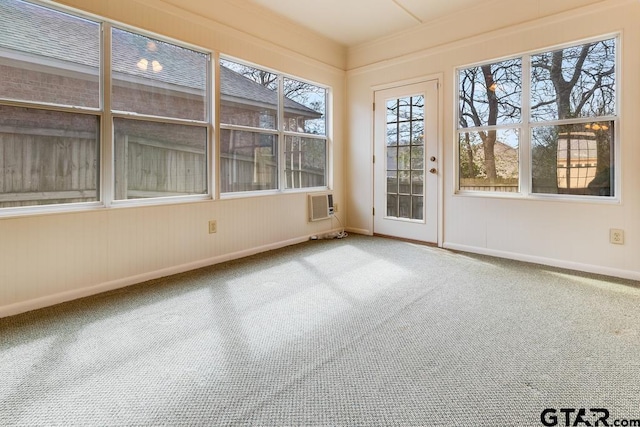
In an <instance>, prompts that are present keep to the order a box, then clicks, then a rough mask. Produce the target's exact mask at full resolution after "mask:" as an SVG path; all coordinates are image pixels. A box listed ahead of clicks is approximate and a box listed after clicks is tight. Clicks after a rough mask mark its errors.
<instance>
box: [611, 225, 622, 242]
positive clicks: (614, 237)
mask: <svg viewBox="0 0 640 427" xmlns="http://www.w3.org/2000/svg"><path fill="white" fill-rule="evenodd" d="M609 242H611V243H613V244H614V245H624V231H623V230H620V229H619V228H612V229H610V230H609Z"/></svg>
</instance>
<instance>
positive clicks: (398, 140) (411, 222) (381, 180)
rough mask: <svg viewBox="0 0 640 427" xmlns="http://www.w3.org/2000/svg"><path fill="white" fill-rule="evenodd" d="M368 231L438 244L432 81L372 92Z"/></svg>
mask: <svg viewBox="0 0 640 427" xmlns="http://www.w3.org/2000/svg"><path fill="white" fill-rule="evenodd" d="M374 144H375V159H374V160H375V165H374V187H375V188H374V220H373V228H374V233H376V234H383V235H387V236H394V237H400V238H404V239H412V240H419V241H423V242H430V243H436V244H437V243H438V176H439V171H438V169H437V165H438V155H439V153H438V82H437V81H436V80H432V81H426V82H422V83H416V84H411V85H406V86H399V87H394V88H391V89H384V90H379V91H376V92H375V125H374Z"/></svg>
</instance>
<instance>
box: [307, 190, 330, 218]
mask: <svg viewBox="0 0 640 427" xmlns="http://www.w3.org/2000/svg"><path fill="white" fill-rule="evenodd" d="M331 215H333V194H331V193H324V194H309V221H320V220H323V219H328V218H330V216H331Z"/></svg>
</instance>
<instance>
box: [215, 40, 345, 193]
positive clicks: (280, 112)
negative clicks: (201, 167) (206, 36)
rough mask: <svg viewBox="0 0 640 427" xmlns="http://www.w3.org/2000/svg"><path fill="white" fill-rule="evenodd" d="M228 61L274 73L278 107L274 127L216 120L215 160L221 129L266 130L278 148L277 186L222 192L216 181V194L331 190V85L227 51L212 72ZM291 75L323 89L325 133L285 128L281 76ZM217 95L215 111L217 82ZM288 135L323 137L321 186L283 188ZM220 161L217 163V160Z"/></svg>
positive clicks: (218, 153)
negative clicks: (242, 57) (222, 62)
mask: <svg viewBox="0 0 640 427" xmlns="http://www.w3.org/2000/svg"><path fill="white" fill-rule="evenodd" d="M221 60H223V61H229V62H234V63H236V64H240V65H244V66H247V67H252V68H256V69H259V70H262V71H266V72H269V73H272V74H276V75H277V77H278V107H277V108H278V109H277V126H276V128H275V129H268V128H267V129H264V128H258V127H253V126H244V125H233V124H225V123H222V121H221V120H218V130H219V131H218V132H217V133H216V147H217V150H216V152H217V158H218V161H219V159H220V146H221V143H220V139H219V138H220V134H221V131H222V130H237V131H248V132H255V133H265V134H271V135H276V139H277V151H278V166H277V179H278V186H277V188H274V189H268V190H250V191H235V192H233V191H231V192H225V193H222V192H221V191H220V188H221V185H220V182H219V183H218V185H217V190H218V191H220V193H219V197H220V199H234V198H244V197H255V196H266V195H276V194H285V193H287V194H288V193H311V192H321V191H327V190H331V188H332V186H333V183H332V178H331V177H332V176H333V174H332V173H331V165H332V161H331V157H330V154H331V151H332V150H331V149H330V145H331V140H332V138H331V129H332V127H331V110H330V105H331V102H330V100H331V88H330V87H329V86H327V85H323V84H320V83H316V82H312V81H310V80H308V79H303V78H301V77H297V76H293V75H290V74H287V73H283V72H280V71H277V70H274V69H272V68H269V67H265V66H263V65H259V64H255V63H252V62H249V61H246V60H243V59H240V58H237V57H234V56H231V55H226V54H222V53H221V54H219V55H218V57H217V59H216V62H215V72H216V74H217V75H220V67H222V66H223V65H221V63H220V61H221ZM285 78H287V79H291V80H296V81H299V82H302V83H308V84H310V85H313V86H317V87H319V88H322V89H324V90H325V134H324V135H317V134H311V133H304V132H294V131H286V130H284V98H285V97H284V79H285ZM215 90H216V99H217V100H218V102H216V107H217V109H218V111H220V110H221V106H220V102H219V101H220V99H221V95H220V85H219V84H218V85H216V89H215ZM217 116H218V118H219V114H217ZM287 136H292V137H301V138H310V139H320V140H324V141H325V185H323V186H316V187H302V188H286V169H285V150H284V148H285V138H286V137H287ZM218 165H219V163H218ZM216 180H218V181H221V180H222V177H221V176H220V167H218V170H217V172H216Z"/></svg>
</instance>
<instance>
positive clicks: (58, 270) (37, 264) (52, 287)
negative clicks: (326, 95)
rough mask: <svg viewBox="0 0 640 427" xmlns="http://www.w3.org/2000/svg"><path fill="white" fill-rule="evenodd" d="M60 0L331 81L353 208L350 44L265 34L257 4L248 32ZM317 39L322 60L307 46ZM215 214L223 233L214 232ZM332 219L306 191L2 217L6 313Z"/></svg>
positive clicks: (199, 261) (155, 4)
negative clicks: (310, 203)
mask: <svg viewBox="0 0 640 427" xmlns="http://www.w3.org/2000/svg"><path fill="white" fill-rule="evenodd" d="M60 3H64V4H66V5H68V6H71V7H75V8H77V9H81V10H84V11H87V12H90V13H94V14H97V15H100V16H103V17H106V18H109V19H112V20H115V21H118V22H123V23H126V24H128V25H133V26H136V27H138V28H142V29H144V30H147V31H152V32H155V33H158V34H162V35H165V36H168V37H172V38H175V39H177V40H181V41H184V42H187V43H191V44H195V45H198V46H201V47H204V48H206V49H210V50H214V51H218V52H221V53H225V54H229V55H233V56H236V57H240V58H242V59H245V60H248V61H252V62H254V63H257V64H260V65H263V66H267V67H271V68H274V69H276V70H278V71H282V72H285V73H290V74H293V75H295V76H299V77H302V78H305V79H308V80H311V81H315V82H317V83H320V84H324V85H328V86H331V87H332V89H333V103H332V106H331V107H332V108H333V113H334V121H333V150H332V151H333V191H334V197H335V201H336V202H337V203H338V204H339V206H340V210H341V211H344V210H346V209H345V207H346V199H345V191H344V181H345V177H344V173H343V171H344V157H343V151H344V149H343V134H344V117H345V115H346V114H345V110H344V104H345V98H344V94H345V87H344V84H345V80H344V71H343V70H342V67H343V66H344V58H345V50H344V48H343V47H341V46H339V45H337V44H335V43H333V42H330V41H328V40H322V39H319V38H318V36H317V35H315V34H311V33H309V34H304V33H303V32H302V31H301V30H300V29H299V28H295V31H292V32H291V33H290V34H289V37H288V38H289V39H291V40H294V39H295V42H292V44H293V47H294V49H295V51H294V50H291V49H287V48H286V39H287V37H286V33H287V31H286V29H284V28H282V27H281V28H279V29H278V31H274V32H271V33H265V34H264V37H262V36H261V33H260V31H262V29H261V27H260V26H258V25H257V24H256V22H257V21H259V20H260V16H259V15H257V14H254V15H251V14H247V15H245V18H246V19H245V20H244V21H242V22H243V23H245V25H246V26H247V28H249V29H250V31H249V29H247V28H245V29H244V30H247V31H249V33H247V32H245V31H243V28H232V27H230V26H227V25H224V24H221V23H219V22H214V21H212V20H211V19H208V18H206V17H203V16H196V15H193V14H190V13H188V12H185V11H182V10H180V9H177V8H175V7H173V6H170V5H168V4H166V3H163V2H160V1H155V0H139V1H137V0H136V1H134V0H109V1H93V0H65V1H62V2H60ZM221 10H222V11H223V12H224V13H229V14H232V12H234V11H233V8H232V7H230V6H228V5H227V6H226V7H225V8H221ZM236 12H237V11H236ZM224 13H222V12H221V14H220V15H219V19H220V20H224V19H225V15H224ZM245 13H248V12H246V11H245ZM227 17H228V16H227ZM263 18H264V17H263ZM264 31H267V28H264ZM265 39H266V40H270V41H265ZM313 49H318V51H319V52H321V55H320V56H319V57H320V58H321V59H322V60H318V59H311V58H310V56H309V55H305V54H304V51H307V52H313ZM296 51H298V52H296ZM299 52H302V54H301V53H299ZM343 215H344V214H343ZM210 219H215V220H217V222H218V232H217V233H216V234H208V221H209V220H210ZM331 226H332V224H331V222H330V221H320V222H317V223H308V222H307V199H306V193H296V194H290V193H289V194H280V195H270V196H259V197H251V198H240V199H230V200H213V201H203V202H196V203H186V204H180V205H161V206H148V207H128V208H124V207H123V208H110V209H98V210H93V211H84V212H74V213H58V214H43V215H30V216H22V217H4V218H2V217H0V317H2V316H6V315H11V314H16V313H19V312H23V311H27V310H30V309H34V308H38V307H43V306H46V305H51V304H54V303H57V302H60V301H64V300H68V299H73V298H77V297H80V296H84V295H90V294H93V293H96V292H99V291H103V290H107V289H113V288H117V287H121V286H125V285H128V284H132V283H137V282H140V281H142V280H146V279H150V278H154V277H159V276H163V275H167V274H170V273H174V272H178V271H184V270H188V269H191V268H195V267H199V266H204V265H209V264H212V263H216V262H219V261H223V260H226V259H231V258H235V257H239V256H243V255H247V254H251V253H254V252H258V251H262V250H267V249H269V248H274V247H278V246H282V245H287V244H292V243H296V242H300V241H303V240H306V239H307V238H308V236H310V235H312V234H316V233H318V232H322V231H326V230H329V229H330V228H331ZM333 226H334V227H337V226H338V224H337V223H333Z"/></svg>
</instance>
